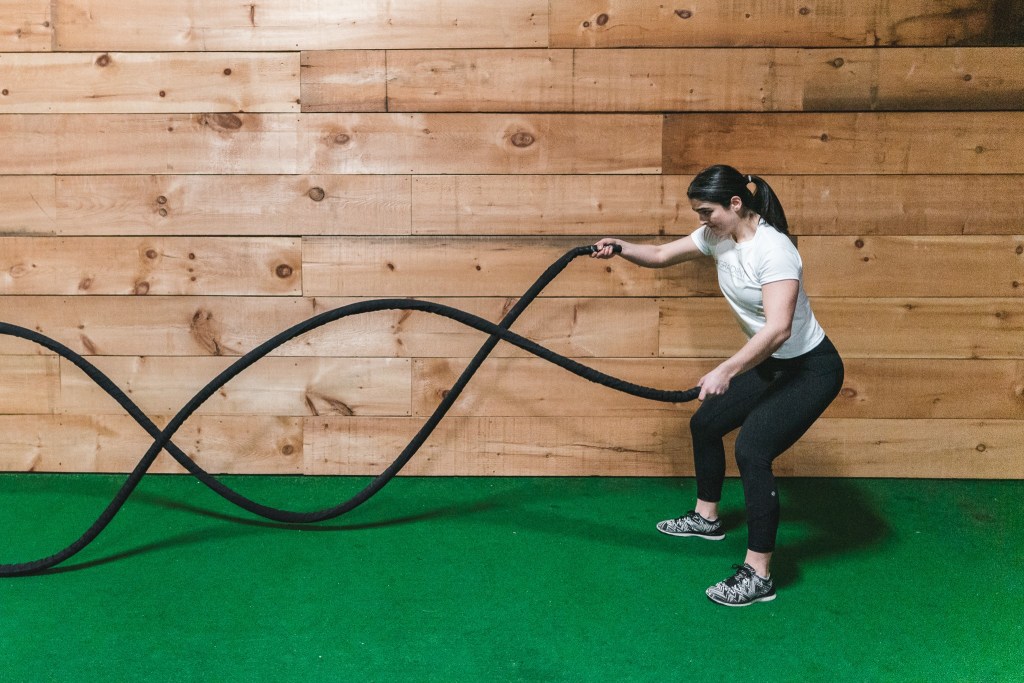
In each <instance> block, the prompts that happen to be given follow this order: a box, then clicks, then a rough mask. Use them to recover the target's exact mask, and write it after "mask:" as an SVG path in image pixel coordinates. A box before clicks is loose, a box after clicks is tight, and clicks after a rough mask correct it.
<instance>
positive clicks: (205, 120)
mask: <svg viewBox="0 0 1024 683" xmlns="http://www.w3.org/2000/svg"><path fill="white" fill-rule="evenodd" d="M199 123H201V124H202V125H204V126H209V127H210V128H216V129H218V130H238V129H239V128H241V127H242V119H241V118H240V117H239V116H237V115H236V114H203V115H202V116H201V117H200V118H199Z"/></svg>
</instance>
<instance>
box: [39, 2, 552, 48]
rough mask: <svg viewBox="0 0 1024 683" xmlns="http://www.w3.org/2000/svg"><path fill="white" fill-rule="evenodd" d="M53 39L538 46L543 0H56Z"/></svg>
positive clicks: (115, 43) (106, 43)
mask: <svg viewBox="0 0 1024 683" xmlns="http://www.w3.org/2000/svg"><path fill="white" fill-rule="evenodd" d="M55 3H56V7H57V12H58V16H59V17H60V21H59V22H58V25H57V48H58V49H60V50H66V51H89V50H125V51H139V50H162V51H205V50H261V51H281V50H330V49H338V48H346V49H354V48H363V49H365V48H371V49H375V48H384V47H389V48H402V49H410V48H430V47H435V46H437V45H439V44H440V45H445V46H448V47H543V46H545V45H546V44H547V13H548V9H547V7H548V5H547V2H545V1H544V0H508V1H507V2H502V3H500V4H494V3H489V2H481V1H480V0H427V1H425V2H417V3H392V2H388V1H387V0H311V1H309V2H303V3H299V4H296V3H295V2H292V1H290V0H266V1H264V2H259V3H253V4H237V3H228V2H224V1H223V0H214V1H210V2H200V3H188V4H182V5H176V4H163V5H159V4H146V5H141V6H140V5H139V4H137V3H134V2H131V0H55Z"/></svg>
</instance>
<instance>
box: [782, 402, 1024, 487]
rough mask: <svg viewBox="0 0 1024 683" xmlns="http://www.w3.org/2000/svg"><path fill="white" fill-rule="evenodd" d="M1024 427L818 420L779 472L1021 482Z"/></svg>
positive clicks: (994, 423)
mask: <svg viewBox="0 0 1024 683" xmlns="http://www.w3.org/2000/svg"><path fill="white" fill-rule="evenodd" d="M1020 429H1021V422H1020V420H957V419H948V420H828V419H825V420H819V421H818V422H817V423H815V424H814V426H812V427H811V429H810V430H809V431H808V432H807V434H805V435H804V436H803V437H802V438H801V439H800V441H798V442H797V443H796V445H795V446H794V447H793V448H792V449H791V450H790V451H789V452H787V453H785V454H784V455H782V456H781V457H780V458H779V459H778V460H776V461H775V472H776V474H778V475H781V476H783V477H786V476H799V477H926V478H944V479H945V478H948V479H1007V478H1011V479H1019V478H1021V477H1022V476H1024V457H1022V456H1024V449H1022V446H1021V440H1020ZM783 504H785V503H783Z"/></svg>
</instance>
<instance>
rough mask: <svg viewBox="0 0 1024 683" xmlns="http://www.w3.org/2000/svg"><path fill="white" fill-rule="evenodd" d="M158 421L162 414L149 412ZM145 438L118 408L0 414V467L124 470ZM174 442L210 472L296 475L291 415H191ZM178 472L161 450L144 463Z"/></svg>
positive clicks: (298, 444) (298, 458) (299, 466)
mask: <svg viewBox="0 0 1024 683" xmlns="http://www.w3.org/2000/svg"><path fill="white" fill-rule="evenodd" d="M151 418H152V419H153V421H154V422H155V423H156V424H157V425H158V426H160V427H163V426H165V425H166V423H167V422H168V421H169V419H168V418H166V417H162V416H159V415H154V416H151ZM152 443H153V440H152V438H150V437H149V435H148V434H146V432H144V431H143V430H142V428H141V427H139V425H138V424H136V423H135V421H134V420H132V419H131V418H130V417H127V416H124V415H19V416H10V415H0V471H4V472H82V471H88V472H130V471H131V470H132V468H134V467H135V465H136V464H137V463H138V461H139V459H140V458H142V456H143V454H144V453H145V452H146V450H147V449H148V448H149V446H150V445H151V444H152ZM174 443H175V444H177V445H178V447H179V448H181V449H182V450H184V451H185V453H186V454H187V455H188V456H189V457H191V458H192V459H193V460H195V461H196V462H198V463H199V465H200V466H201V467H202V468H203V469H205V470H206V471H207V472H211V473H213V474H221V473H230V474H301V473H302V472H303V470H304V459H305V458H304V456H303V451H302V447H303V424H302V418H297V417H262V416H257V415H246V416H241V417H232V416H202V415H200V416H194V417H192V418H190V419H189V420H188V421H186V422H185V424H184V425H182V427H181V429H180V430H178V432H177V433H176V434H175V436H174ZM149 471H150V472H154V473H170V474H183V473H184V472H185V469H184V468H183V467H181V466H180V465H178V463H177V462H176V461H175V460H174V459H173V458H172V457H171V456H170V455H169V454H168V453H166V452H163V453H161V454H160V455H159V456H157V458H156V460H155V461H154V462H153V465H152V466H151V467H150V469H149Z"/></svg>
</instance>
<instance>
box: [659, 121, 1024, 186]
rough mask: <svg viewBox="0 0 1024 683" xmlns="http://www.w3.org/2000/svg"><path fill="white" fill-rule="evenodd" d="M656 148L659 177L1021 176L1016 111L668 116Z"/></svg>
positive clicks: (1023, 160)
mask: <svg viewBox="0 0 1024 683" xmlns="http://www.w3.org/2000/svg"><path fill="white" fill-rule="evenodd" d="M749 140H757V141H758V144H757V145H751V144H749ZM664 142H665V156H664V162H663V165H664V172H665V173H683V174H685V173H696V172H698V171H700V170H701V169H702V168H704V167H705V166H707V165H708V163H709V160H715V161H716V162H720V163H728V164H731V165H733V166H735V167H737V168H739V169H741V170H742V171H743V172H744V173H757V174H762V175H767V174H773V173H774V174H780V173H794V174H802V173H810V174H828V173H830V174H834V173H855V174H860V173H866V174H917V173H921V174H974V173H982V174H984V173H995V174H1000V173H1021V172H1022V171H1024V156H1022V155H1021V153H1020V151H1021V149H1024V112H1021V111H1014V112H998V113H997V112H971V113H966V112H964V113H960V112H943V113H926V112H912V113H911V112H907V113H860V114H672V115H669V116H667V117H666V120H665V136H664Z"/></svg>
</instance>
